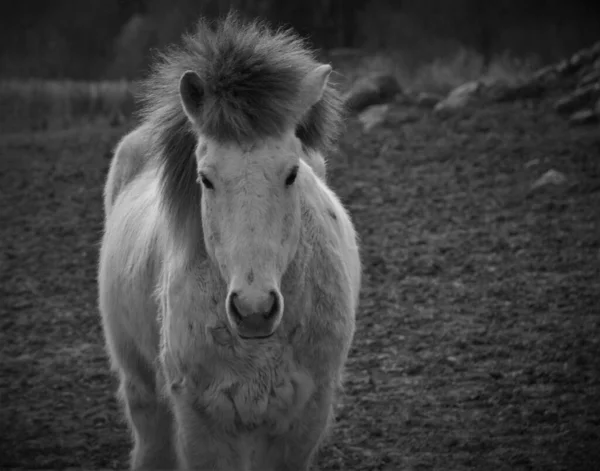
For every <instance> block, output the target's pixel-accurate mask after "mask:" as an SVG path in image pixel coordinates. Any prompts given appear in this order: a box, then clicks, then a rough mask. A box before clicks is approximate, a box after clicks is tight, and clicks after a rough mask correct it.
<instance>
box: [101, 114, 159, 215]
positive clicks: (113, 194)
mask: <svg viewBox="0 0 600 471" xmlns="http://www.w3.org/2000/svg"><path fill="white" fill-rule="evenodd" d="M151 137H152V136H151V132H150V130H149V129H148V127H147V126H144V125H142V126H139V127H137V128H135V129H134V130H133V131H131V132H129V133H128V134H126V135H125V136H123V137H122V138H121V140H120V141H119V143H118V144H117V146H116V148H115V151H114V155H113V158H112V161H111V164H110V168H109V171H108V177H107V179H106V185H105V187H104V210H105V214H106V215H108V214H109V213H110V211H111V209H112V206H113V205H114V203H115V200H116V199H117V197H118V196H119V195H120V194H121V192H122V191H123V188H125V187H126V186H127V185H128V184H129V183H130V182H131V181H132V180H134V179H135V178H136V177H137V176H139V175H140V173H141V172H142V170H143V169H144V167H145V165H146V163H147V162H148V161H149V160H150V154H151V149H150V146H151Z"/></svg>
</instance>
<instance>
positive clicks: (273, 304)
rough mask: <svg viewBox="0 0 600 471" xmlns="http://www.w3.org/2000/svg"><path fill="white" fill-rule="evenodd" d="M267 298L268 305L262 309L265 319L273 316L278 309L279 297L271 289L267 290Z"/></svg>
mask: <svg viewBox="0 0 600 471" xmlns="http://www.w3.org/2000/svg"><path fill="white" fill-rule="evenodd" d="M269 298H270V299H269V301H270V306H269V307H268V308H267V309H265V311H264V313H265V314H264V316H265V318H266V319H270V318H271V317H273V316H275V315H276V314H277V311H278V310H279V298H278V297H277V293H275V291H273V290H271V291H270V292H269Z"/></svg>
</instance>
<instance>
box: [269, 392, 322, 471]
mask: <svg viewBox="0 0 600 471" xmlns="http://www.w3.org/2000/svg"><path fill="white" fill-rule="evenodd" d="M333 397H334V394H333V390H329V389H326V390H321V391H319V392H318V393H317V394H316V395H315V397H313V398H312V399H311V400H310V402H309V403H308V404H307V406H306V409H305V410H304V411H303V412H302V417H301V418H299V419H297V420H296V421H295V422H294V423H293V424H292V427H291V429H290V430H289V431H288V432H287V433H285V434H284V435H282V436H279V437H277V438H276V439H274V440H273V441H272V444H271V446H270V450H269V453H268V454H267V456H266V457H265V461H264V464H261V468H260V469H264V470H269V471H307V470H308V469H310V466H311V463H312V461H313V458H314V455H315V453H316V451H317V450H318V447H319V444H320V443H321V442H322V440H323V439H324V438H325V436H326V434H327V430H328V428H329V426H330V423H331V421H332V419H333Z"/></svg>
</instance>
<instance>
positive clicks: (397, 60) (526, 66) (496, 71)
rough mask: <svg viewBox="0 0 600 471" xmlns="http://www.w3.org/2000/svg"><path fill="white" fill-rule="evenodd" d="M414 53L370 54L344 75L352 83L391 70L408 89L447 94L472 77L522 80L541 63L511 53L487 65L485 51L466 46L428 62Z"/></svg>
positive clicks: (496, 58)
mask: <svg viewBox="0 0 600 471" xmlns="http://www.w3.org/2000/svg"><path fill="white" fill-rule="evenodd" d="M412 56H413V54H412V53H409V52H404V51H391V52H379V53H375V54H371V55H366V56H365V57H363V58H362V59H361V60H360V61H359V64H358V66H356V67H354V68H353V70H351V71H349V72H346V71H345V70H344V71H342V74H343V75H344V76H345V80H348V81H350V82H351V81H353V80H354V79H355V78H357V77H359V76H361V75H365V74H367V73H389V74H392V75H394V76H395V77H396V78H397V79H398V81H399V83H400V84H401V86H402V87H403V89H405V90H410V91H416V92H433V93H441V94H445V93H448V92H449V91H450V90H452V89H453V88H455V87H458V86H459V85H462V84H463V83H466V82H469V81H472V80H482V81H484V82H486V83H490V82H503V83H511V82H515V81H520V80H523V79H525V78H526V77H528V76H529V75H531V74H532V73H533V72H535V71H536V70H537V68H539V66H540V63H539V61H538V60H537V59H536V58H534V57H529V58H525V59H522V58H518V57H515V56H514V55H513V54H511V53H510V52H504V53H503V54H499V55H497V56H495V57H493V58H492V60H491V61H490V63H489V64H488V65H487V66H486V64H485V61H484V58H483V56H482V55H481V54H478V53H477V52H475V51H473V50H471V49H467V48H464V47H460V48H457V49H456V50H455V51H454V52H452V53H449V54H447V55H442V56H438V57H436V58H434V59H432V60H430V61H427V62H420V63H419V61H415V59H414V58H413V57H412Z"/></svg>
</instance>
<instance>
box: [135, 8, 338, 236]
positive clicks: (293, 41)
mask: <svg viewBox="0 0 600 471" xmlns="http://www.w3.org/2000/svg"><path fill="white" fill-rule="evenodd" d="M211 26H212V25H210V24H208V23H207V22H206V21H205V20H203V19H201V20H200V21H199V22H198V25H197V28H196V30H195V32H194V33H192V34H186V35H184V36H183V41H182V44H181V45H178V46H174V47H171V48H170V49H167V50H166V51H165V52H163V53H161V54H160V55H159V56H158V60H157V61H156V63H155V64H154V66H153V70H152V72H151V74H150V76H149V77H148V78H147V79H146V80H145V81H144V82H142V87H141V94H140V98H141V101H142V109H141V118H142V120H143V121H144V122H145V124H146V125H147V126H149V129H150V130H151V133H152V136H153V142H154V145H155V149H154V152H155V155H156V156H157V157H158V158H159V160H160V162H161V165H162V181H163V190H164V195H163V196H164V202H165V203H166V205H167V207H168V211H169V213H170V215H171V216H173V217H174V222H176V223H177V224H178V225H179V223H185V222H186V221H187V219H188V217H189V216H190V212H194V213H196V214H198V213H199V211H198V208H199V206H198V204H199V201H200V196H201V195H200V192H201V190H200V186H199V185H198V184H197V183H196V178H197V177H196V163H195V159H193V158H192V154H193V152H194V148H195V146H196V143H197V139H198V138H197V136H196V135H195V133H194V131H193V130H192V127H191V125H190V122H189V120H188V118H187V116H186V115H185V113H184V110H183V106H182V104H181V100H180V96H179V80H180V78H181V76H182V75H183V73H184V72H186V71H188V70H193V71H195V72H196V73H197V74H198V75H199V76H200V79H201V81H202V83H203V84H204V87H205V90H204V93H205V98H204V99H205V102H204V106H203V110H202V114H201V117H200V120H199V123H198V124H199V126H200V132H201V134H203V135H204V136H206V137H209V138H211V139H215V140H218V141H220V142H238V143H252V142H253V141H256V140H258V139H261V138H265V137H269V136H278V135H281V134H282V133H283V132H285V131H286V130H288V129H290V128H293V127H295V129H296V134H297V136H298V138H299V139H300V140H301V142H302V143H303V145H304V146H306V147H307V148H308V149H314V150H318V151H321V152H325V151H327V150H328V148H329V147H330V146H331V145H332V144H333V142H334V140H335V138H336V137H337V133H338V130H339V127H340V123H341V109H342V101H341V97H340V95H339V93H338V92H337V91H336V89H335V87H334V86H333V85H330V84H328V86H327V87H326V89H325V90H324V93H323V98H322V99H321V100H320V101H319V102H318V103H317V104H316V105H314V106H313V107H312V108H311V109H310V110H309V111H308V112H307V113H306V114H305V115H304V116H298V113H297V112H296V113H295V111H296V110H297V108H298V99H299V95H300V85H301V82H302V80H303V79H304V78H305V77H306V75H307V73H308V72H310V71H312V70H314V69H315V68H316V67H317V66H318V65H319V63H318V62H317V61H316V59H315V58H314V53H313V52H312V51H311V50H309V49H308V48H307V47H306V45H305V44H304V42H303V41H302V40H301V39H300V38H299V36H297V35H296V34H295V33H294V32H292V31H291V30H277V31H274V30H272V29H271V28H270V27H269V26H268V25H266V24H265V23H264V22H258V21H253V22H242V21H241V20H240V19H239V18H238V17H237V15H236V14H234V13H230V14H229V15H228V16H227V17H226V19H224V20H222V21H220V22H218V23H217V24H216V25H215V26H214V27H211Z"/></svg>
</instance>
